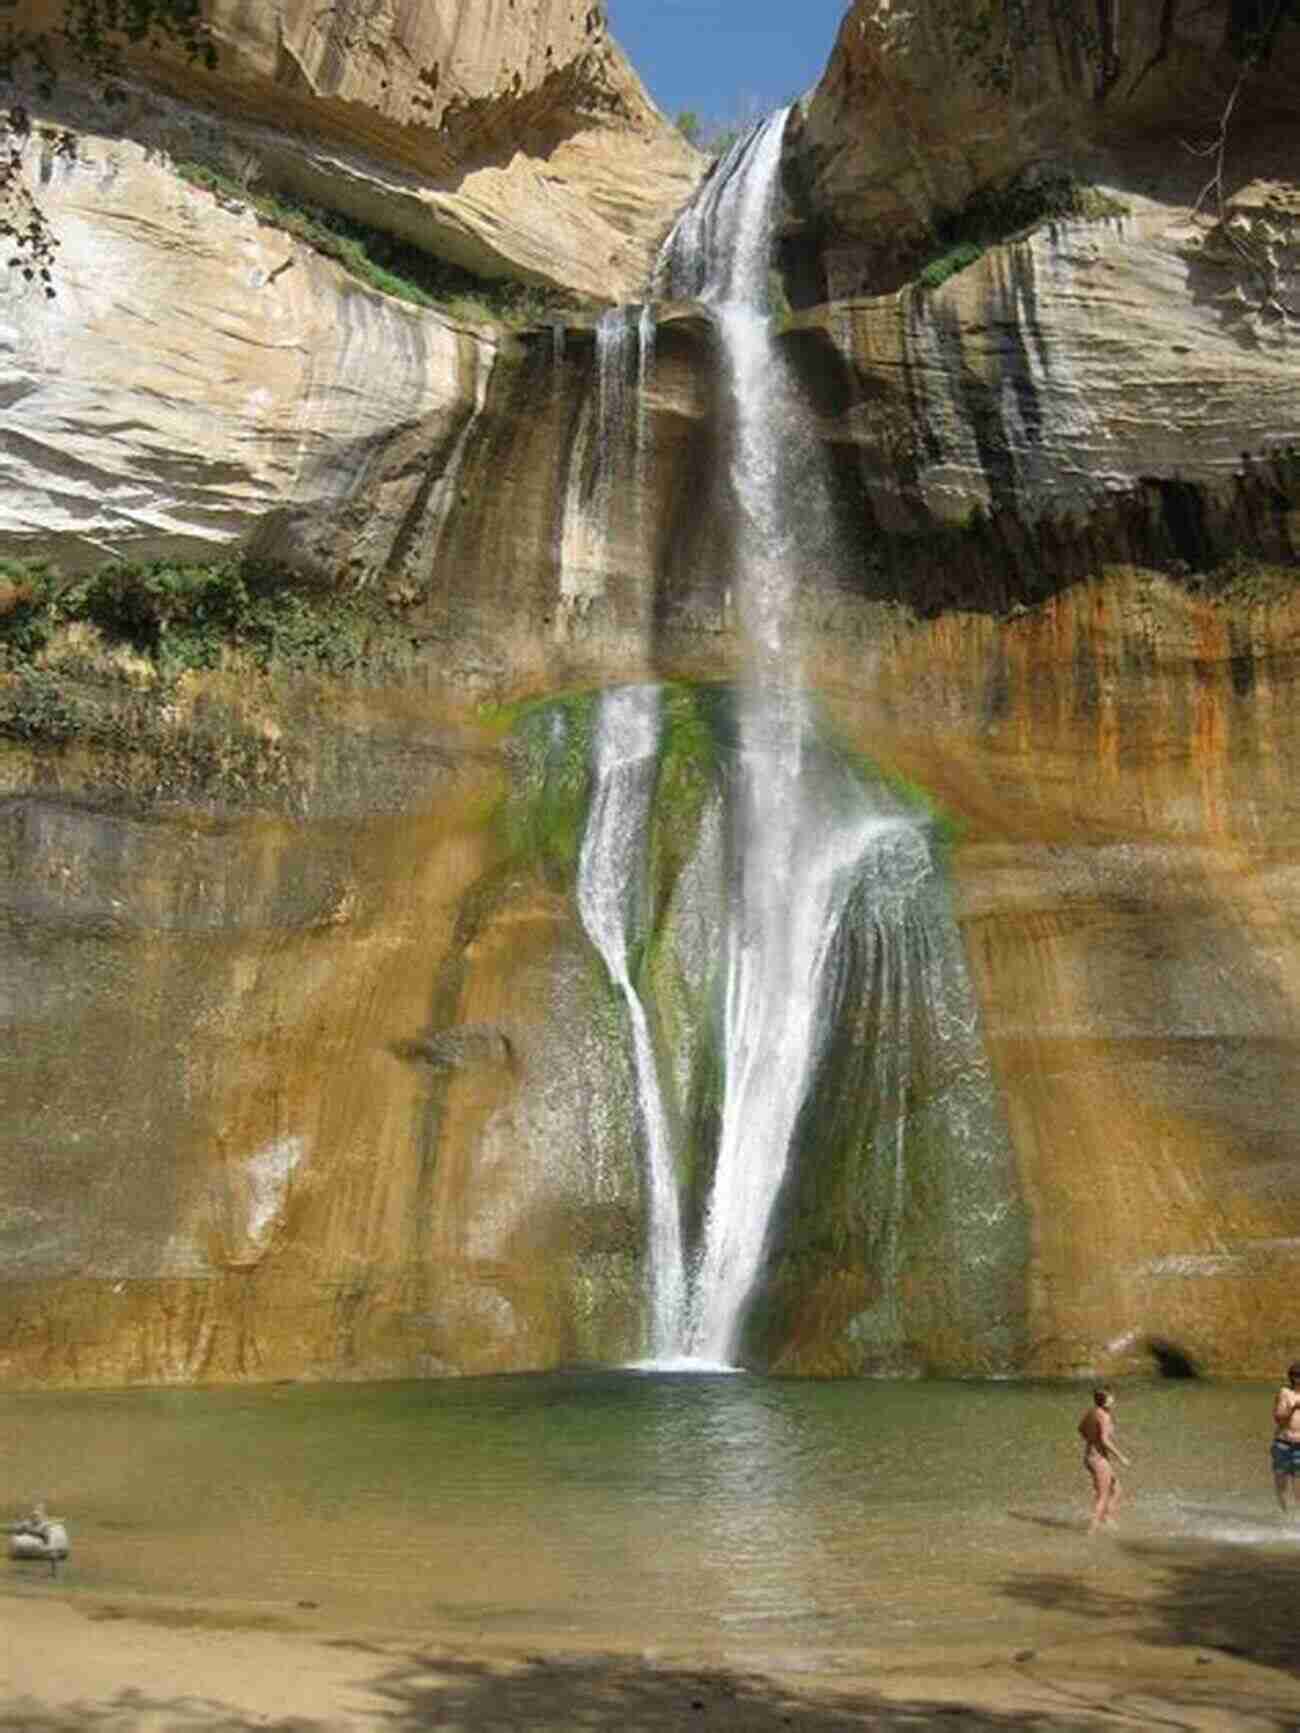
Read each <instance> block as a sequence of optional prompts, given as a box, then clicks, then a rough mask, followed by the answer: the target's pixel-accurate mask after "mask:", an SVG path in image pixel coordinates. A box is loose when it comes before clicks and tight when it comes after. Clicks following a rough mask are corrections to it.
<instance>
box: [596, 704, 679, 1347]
mask: <svg viewBox="0 0 1300 1733" xmlns="http://www.w3.org/2000/svg"><path fill="white" fill-rule="evenodd" d="M658 735H659V694H658V691H657V689H656V688H655V687H653V686H629V687H625V688H623V689H621V690H616V691H611V692H606V693H605V694H604V695H603V697H602V698H601V701H600V710H599V714H598V718H597V724H596V753H595V789H594V792H593V795H592V800H591V809H590V816H589V817H588V820H587V828H586V831H585V833H584V836H583V843H582V853H581V856H580V858H579V863H578V909H579V912H580V914H581V916H582V924H583V926H584V927H585V928H586V931H587V934H588V937H589V938H590V939H591V941H592V943H593V944H594V945H595V947H596V949H597V950H598V951H599V953H600V955H601V957H602V958H603V960H604V963H605V967H606V968H607V969H608V971H609V975H610V979H611V980H612V981H613V982H614V984H615V986H616V987H617V988H618V989H619V991H620V992H621V993H622V995H623V999H624V1001H625V1003H626V1005H627V1012H628V1020H629V1022H630V1024H631V1027H632V1048H633V1055H634V1059H635V1066H636V1086H637V1105H638V1108H639V1110H640V1120H641V1128H642V1133H643V1135H644V1138H645V1157H646V1160H645V1166H646V1180H647V1203H648V1212H647V1213H648V1218H649V1264H650V1284H651V1287H650V1325H651V1327H650V1351H651V1353H652V1355H653V1356H654V1358H655V1359H656V1360H662V1359H665V1358H668V1357H670V1356H672V1355H673V1354H675V1353H677V1352H678V1351H679V1348H680V1342H681V1333H682V1321H683V1317H684V1314H685V1304H686V1278H685V1266H684V1260H683V1255H682V1225H681V1205H680V1202H679V1199H678V1191H677V1175H676V1168H675V1165H674V1162H673V1148H672V1140H671V1138H670V1136H669V1131H668V1118H667V1114H666V1113H665V1110H664V1102H663V1095H662V1092H661V1090H660V1087H659V1075H658V1068H657V1065H656V1061H655V1051H654V1044H653V1041H652V1040H651V1036H650V1026H649V1023H648V1021H647V1019H646V1013H645V1007H644V1005H643V1004H642V1002H641V998H640V995H639V994H638V993H637V990H636V987H635V986H634V985H633V982H632V978H631V973H630V970H629V965H628V948H627V925H628V915H629V904H632V905H633V906H635V903H636V902H637V900H638V899H637V898H636V895H635V892H636V889H637V887H638V886H639V884H640V882H641V878H642V870H643V844H644V839H645V835H646V831H647V821H648V818H649V812H650V799H651V796H652V794H653V792H654V781H655V769H656V764H655V755H656V751H657V747H658Z"/></svg>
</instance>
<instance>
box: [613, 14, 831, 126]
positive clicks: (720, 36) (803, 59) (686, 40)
mask: <svg viewBox="0 0 1300 1733" xmlns="http://www.w3.org/2000/svg"><path fill="white" fill-rule="evenodd" d="M847 10H848V0H606V12H607V14H608V17H609V24H610V29H611V30H612V31H613V33H614V35H615V36H616V37H617V39H618V41H619V43H620V44H621V46H622V48H623V49H624V51H625V52H626V54H627V56H628V59H629V60H631V62H632V64H633V66H635V67H636V69H637V71H638V72H639V73H640V75H641V79H642V82H643V83H644V84H645V86H646V88H647V90H648V91H649V92H650V94H651V96H652V97H653V98H654V100H655V102H656V103H658V105H659V107H660V108H662V109H663V111H664V113H665V114H667V115H669V116H670V117H673V116H676V115H677V114H679V113H680V112H681V110H682V109H694V110H695V112H696V113H697V114H698V115H699V116H700V119H701V120H702V121H703V122H705V124H706V125H723V126H727V125H731V124H733V123H735V122H736V121H740V120H749V119H755V118H757V116H758V115H759V114H766V113H768V112H769V110H771V109H773V108H779V107H780V106H781V105H782V104H783V103H786V102H789V101H791V100H792V98H794V97H796V96H800V95H802V94H803V92H804V91H805V90H806V89H807V88H808V86H809V85H811V84H815V83H816V82H817V80H818V78H820V77H821V73H822V69H823V67H824V66H825V65H826V61H827V59H828V58H829V56H830V52H831V49H832V47H833V46H834V43H835V36H836V32H837V31H838V30H839V27H840V20H841V19H842V18H843V16H844V14H845V12H846V11H847Z"/></svg>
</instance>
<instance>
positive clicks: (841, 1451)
mask: <svg viewBox="0 0 1300 1733" xmlns="http://www.w3.org/2000/svg"><path fill="white" fill-rule="evenodd" d="M1271 1396H1272V1389H1271V1387H1270V1386H1265V1385H1259V1384H1206V1383H1197V1382H1192V1383H1150V1384H1134V1385H1129V1386H1125V1387H1123V1388H1122V1389H1121V1390H1120V1393H1119V1402H1118V1407H1117V1421H1118V1426H1119V1433H1120V1437H1121V1439H1122V1440H1123V1442H1124V1447H1125V1449H1126V1451H1127V1453H1128V1454H1129V1455H1130V1456H1132V1457H1133V1458H1134V1467H1133V1470H1132V1472H1131V1473H1130V1474H1128V1475H1127V1477H1126V1479H1127V1483H1128V1488H1129V1491H1130V1497H1129V1499H1128V1503H1127V1506H1126V1508H1125V1510H1124V1512H1123V1523H1122V1526H1121V1530H1120V1536H1119V1538H1116V1539H1112V1538H1110V1537H1102V1538H1100V1539H1098V1540H1094V1541H1090V1540H1089V1539H1088V1538H1087V1537H1086V1535H1085V1534H1084V1532H1083V1528H1084V1522H1083V1519H1084V1517H1085V1515H1086V1510H1087V1483H1086V1480H1085V1477H1084V1474H1083V1472H1082V1468H1081V1463H1080V1450H1079V1446H1078V1444H1077V1441H1076V1439H1075V1436H1074V1426H1075V1423H1076V1421H1077V1419H1078V1416H1079V1414H1080V1412H1081V1411H1082V1409H1083V1408H1084V1406H1085V1405H1086V1401H1087V1391H1086V1390H1084V1389H1083V1388H1081V1387H1077V1386H1074V1385H1062V1384H1018V1383H996V1384H976V1383H943V1382H935V1383H929V1382H927V1383H891V1382H874V1381H867V1382H857V1381H845V1382H833V1383H816V1382H810V1381H807V1380H773V1379H763V1378H755V1377H748V1376H691V1375H684V1374H662V1373H653V1372H647V1373H636V1372H620V1373H615V1372H592V1373H571V1374H555V1375H546V1376H535V1377H534V1376H520V1377H510V1378H485V1379H465V1380H453V1381H445V1382H441V1381H440V1382H432V1383H418V1384H414V1383H412V1384H380V1385H294V1386H275V1387H270V1388H265V1387H263V1388H256V1389H238V1390H184V1391H180V1390H177V1391H157V1390H150V1391H142V1390H141V1391H123V1392H97V1393H59V1394H29V1395H8V1396H3V1397H0V1466H2V1468H3V1487H4V1490H5V1496H6V1497H7V1498H8V1500H9V1505H10V1508H11V1510H12V1513H13V1514H15V1515H16V1514H18V1513H19V1511H20V1510H21V1509H22V1508H23V1507H24V1506H25V1504H26V1503H27V1502H29V1501H30V1499H32V1498H33V1497H38V1496H44V1497H45V1498H46V1499H47V1501H48V1502H49V1504H50V1506H51V1508H52V1509H55V1510H56V1511H57V1512H58V1513H59V1514H61V1515H65V1516H66V1517H67V1519H68V1521H69V1523H70V1525H71V1528H72V1539H73V1546H74V1557H73V1559H72V1561H71V1563H70V1565H69V1566H68V1567H66V1569H65V1572H64V1575H63V1577H62V1579H61V1580H60V1582H59V1584H58V1592H60V1593H72V1594H73V1595H88V1596H94V1597H99V1598H102V1597H104V1596H113V1595H122V1596H129V1595H142V1594H143V1595H151V1596H162V1597H168V1598H174V1599H178V1600H180V1601H183V1602H202V1603H205V1604H210V1603H214V1602H216V1603H220V1602H225V1601H229V1602H232V1603H240V1604H242V1605H245V1606H246V1605H247V1604H248V1603H249V1602H256V1603H257V1604H258V1605H259V1606H260V1607H261V1608H263V1609H266V1608H271V1609H276V1608H284V1609H293V1610H296V1609H300V1608H301V1607H302V1603H304V1602H311V1603H314V1607H313V1608H312V1609H311V1610H312V1612H313V1613H316V1612H317V1609H319V1613H318V1616H320V1617H321V1618H323V1619H328V1620H329V1622H330V1623H331V1624H333V1625H336V1626H337V1625H340V1624H345V1625H347V1626H349V1627H354V1628H358V1629H360V1628H363V1627H364V1628H367V1629H382V1630H385V1631H389V1632H394V1633H397V1632H407V1631H410V1632H412V1633H415V1632H420V1631H425V1632H427V1631H429V1630H431V1629H434V1628H438V1629H444V1630H445V1629H451V1630H453V1631H455V1630H464V1631H466V1632H467V1633H471V1632H472V1633H473V1634H475V1635H482V1636H488V1637H497V1638H502V1639H508V1640H510V1641H516V1640H518V1641H528V1640H530V1639H532V1638H535V1639H536V1640H538V1641H540V1640H542V1638H543V1637H545V1638H546V1639H547V1640H550V1641H557V1640H558V1641H565V1640H568V1641H572V1642H574V1643H582V1644H593V1643H594V1644H600V1645H608V1646H610V1647H616V1648H619V1649H627V1648H629V1647H630V1648H634V1649H639V1650H655V1649H663V1650H682V1649H692V1650H708V1651H710V1652H725V1653H729V1654H733V1655H741V1656H743V1655H746V1654H751V1655H757V1654H760V1653H761V1654H762V1655H763V1656H764V1657H765V1658H767V1659H769V1660H771V1659H773V1658H776V1659H779V1660H781V1661H783V1662H784V1663H786V1664H808V1665H813V1664H817V1665H833V1664H834V1657H835V1656H836V1655H837V1654H838V1653H843V1652H846V1651H848V1650H850V1649H856V1650H861V1649H863V1648H869V1649H872V1650H884V1651H892V1650H896V1649H899V1648H901V1647H906V1648H909V1649H911V1648H917V1647H929V1646H932V1645H934V1644H944V1645H959V1644H963V1643H979V1642H981V1641H987V1640H988V1639H989V1637H990V1635H991V1634H995V1635H996V1638H997V1640H998V1642H999V1643H1006V1644H1008V1645H1010V1646H1012V1647H1015V1646H1016V1645H1018V1644H1033V1643H1041V1642H1045V1641H1050V1640H1056V1639H1060V1638H1068V1637H1069V1636H1070V1634H1071V1633H1072V1632H1078V1631H1083V1630H1086V1629H1088V1628H1089V1621H1093V1622H1094V1623H1095V1621H1096V1620H1097V1619H1098V1618H1100V1617H1101V1616H1102V1615H1103V1613H1105V1612H1106V1611H1107V1610H1112V1611H1114V1610H1119V1611H1122V1612H1123V1613H1124V1615H1125V1616H1126V1617H1128V1618H1130V1619H1132V1618H1134V1617H1137V1618H1139V1619H1146V1620H1148V1621H1149V1622H1153V1623H1154V1624H1158V1623H1159V1621H1160V1620H1162V1619H1163V1620H1165V1622H1166V1623H1169V1622H1170V1621H1171V1620H1176V1618H1177V1617H1183V1616H1184V1615H1185V1613H1186V1607H1185V1606H1183V1607H1182V1611H1181V1612H1180V1610H1179V1606H1175V1605H1174V1604H1173V1602H1171V1600H1170V1596H1171V1594H1172V1593H1173V1592H1174V1590H1173V1588H1172V1587H1171V1585H1173V1584H1174V1583H1175V1579H1177V1584H1178V1585H1179V1587H1178V1593H1179V1594H1181V1595H1182V1596H1183V1600H1184V1601H1186V1600H1187V1597H1188V1596H1189V1595H1190V1596H1191V1597H1192V1599H1193V1600H1195V1595H1196V1593H1197V1592H1198V1591H1197V1589H1196V1584H1197V1582H1199V1580H1200V1578H1199V1576H1198V1574H1197V1573H1198V1572H1199V1573H1202V1574H1204V1573H1209V1574H1208V1576H1207V1577H1206V1581H1207V1582H1209V1583H1218V1582H1219V1581H1220V1580H1221V1579H1222V1577H1223V1574H1224V1571H1223V1559H1224V1558H1225V1557H1229V1559H1231V1558H1240V1559H1242V1560H1254V1561H1256V1563H1257V1566H1258V1567H1259V1568H1260V1569H1262V1570H1263V1572H1264V1575H1263V1577H1261V1578H1260V1581H1259V1583H1258V1584H1257V1585H1256V1586H1257V1587H1258V1588H1259V1589H1260V1592H1271V1587H1272V1584H1271V1579H1269V1578H1268V1571H1269V1569H1270V1568H1272V1569H1276V1568H1277V1567H1280V1566H1284V1567H1285V1571H1286V1573H1287V1581H1289V1580H1290V1573H1291V1572H1292V1571H1293V1570H1294V1568H1295V1564H1296V1562H1297V1558H1298V1555H1297V1552H1296V1548H1297V1546H1298V1545H1300V1525H1298V1526H1297V1528H1296V1529H1295V1530H1292V1529H1290V1528H1289V1527H1288V1526H1286V1525H1285V1524H1283V1523H1282V1521H1281V1520H1280V1518H1279V1516H1278V1513H1277V1510H1276V1505H1275V1503H1274V1498H1273V1491H1272V1483H1271V1479H1270V1476H1269V1470H1268V1462H1267V1441H1268V1437H1269V1431H1270V1428H1269V1408H1270V1403H1271ZM7 1572H8V1576H7V1579H6V1581H5V1584H4V1586H5V1588H6V1589H7V1590H12V1591H16V1592H20V1593H45V1592H51V1587H52V1585H50V1583H49V1578H48V1572H47V1571H46V1569H45V1567H44V1566H37V1567H21V1566H17V1565H9V1566H8V1567H7ZM1080 1583H1082V1584H1083V1587H1082V1589H1080V1588H1079V1586H1078V1585H1079V1584H1080ZM1243 1583H1244V1580H1243ZM1249 1592H1250V1590H1249V1588H1248V1587H1247V1586H1243V1585H1239V1587H1238V1590H1234V1591H1233V1593H1234V1595H1236V1596H1237V1598H1238V1599H1240V1593H1249ZM1212 1598H1214V1597H1212ZM1202 1599H1204V1596H1203V1595H1202ZM1198 1604H1199V1603H1198ZM1180 1606H1181V1603H1180ZM1231 1612H1232V1607H1231V1606H1228V1607H1227V1609H1226V1610H1225V1609H1223V1608H1220V1607H1218V1605H1217V1599H1216V1605H1215V1608H1214V1616H1215V1617H1216V1618H1220V1617H1227V1616H1229V1615H1230V1614H1231ZM1243 1617H1244V1614H1243ZM1198 1628H1199V1627H1198ZM1186 1637H1187V1633H1186V1632H1184V1633H1183V1637H1182V1639H1180V1640H1186ZM1191 1640H1197V1636H1196V1631H1195V1630H1194V1631H1193V1634H1192V1639H1191ZM1206 1640H1208V1639H1206ZM1224 1640H1225V1641H1226V1639H1224Z"/></svg>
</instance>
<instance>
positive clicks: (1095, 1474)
mask: <svg viewBox="0 0 1300 1733" xmlns="http://www.w3.org/2000/svg"><path fill="white" fill-rule="evenodd" d="M1114 1406H1115V1398H1114V1396H1113V1395H1112V1394H1111V1392H1110V1391H1109V1390H1094V1391H1093V1393H1092V1407H1091V1408H1089V1409H1088V1410H1087V1411H1086V1412H1085V1414H1084V1416H1083V1419H1082V1420H1081V1421H1080V1422H1079V1436H1080V1438H1082V1439H1083V1466H1084V1467H1085V1468H1086V1469H1087V1471H1088V1474H1089V1476H1090V1478H1091V1480H1092V1491H1093V1499H1092V1520H1091V1521H1090V1522H1089V1524H1088V1533H1089V1534H1096V1532H1097V1530H1098V1529H1099V1528H1100V1527H1101V1525H1102V1523H1104V1522H1105V1523H1109V1522H1111V1521H1112V1520H1113V1519H1114V1513H1115V1507H1116V1505H1117V1504H1118V1503H1119V1494H1120V1485H1119V1476H1118V1475H1117V1474H1116V1472H1115V1470H1114V1468H1113V1467H1112V1466H1111V1465H1112V1463H1114V1462H1122V1463H1123V1464H1124V1466H1125V1468H1127V1467H1128V1466H1129V1460H1128V1457H1127V1456H1125V1454H1124V1452H1123V1451H1122V1450H1121V1449H1120V1447H1119V1445H1118V1444H1117V1443H1116V1442H1115V1421H1114V1417H1113V1415H1112V1413H1111V1410H1112V1409H1113V1408H1114Z"/></svg>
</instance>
